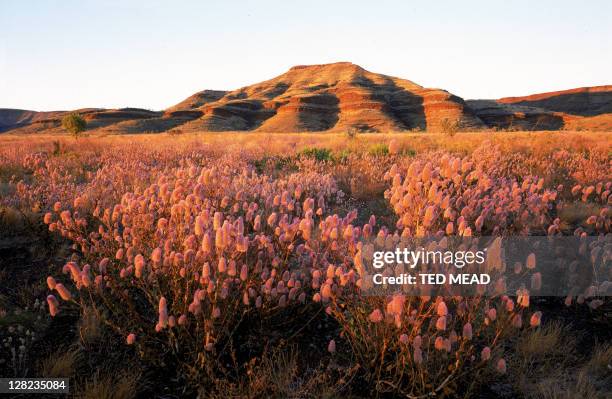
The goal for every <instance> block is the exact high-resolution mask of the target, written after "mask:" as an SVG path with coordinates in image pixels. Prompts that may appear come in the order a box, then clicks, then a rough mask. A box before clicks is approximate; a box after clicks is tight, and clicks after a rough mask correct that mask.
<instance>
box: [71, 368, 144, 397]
mask: <svg viewBox="0 0 612 399" xmlns="http://www.w3.org/2000/svg"><path fill="white" fill-rule="evenodd" d="M139 378H140V374H138V373H135V372H133V371H130V370H121V371H119V372H117V371H115V370H113V371H109V372H108V373H107V374H103V375H100V374H96V375H94V376H93V378H91V379H90V380H88V381H86V382H85V383H84V384H83V385H82V386H81V387H80V389H79V391H78V392H77V394H76V395H75V397H76V398H78V399H132V398H134V397H136V395H137V393H138V381H139Z"/></svg>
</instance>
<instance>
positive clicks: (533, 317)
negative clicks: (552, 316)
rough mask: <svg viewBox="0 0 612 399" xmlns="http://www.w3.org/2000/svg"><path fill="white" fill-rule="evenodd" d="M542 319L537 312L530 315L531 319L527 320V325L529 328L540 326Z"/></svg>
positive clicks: (540, 313) (540, 314)
mask: <svg viewBox="0 0 612 399" xmlns="http://www.w3.org/2000/svg"><path fill="white" fill-rule="evenodd" d="M541 319H542V312H540V311H537V312H535V313H533V314H532V315H531V319H530V320H529V325H530V326H531V327H537V326H539V325H540V322H541Z"/></svg>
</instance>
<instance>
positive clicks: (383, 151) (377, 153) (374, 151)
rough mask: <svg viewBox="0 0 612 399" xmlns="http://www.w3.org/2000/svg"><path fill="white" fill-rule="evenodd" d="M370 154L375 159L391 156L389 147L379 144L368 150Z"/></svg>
mask: <svg viewBox="0 0 612 399" xmlns="http://www.w3.org/2000/svg"><path fill="white" fill-rule="evenodd" d="M368 154H370V155H371V156H373V157H384V156H385V155H389V146H388V145H387V144H384V143H377V144H374V145H372V146H370V148H368Z"/></svg>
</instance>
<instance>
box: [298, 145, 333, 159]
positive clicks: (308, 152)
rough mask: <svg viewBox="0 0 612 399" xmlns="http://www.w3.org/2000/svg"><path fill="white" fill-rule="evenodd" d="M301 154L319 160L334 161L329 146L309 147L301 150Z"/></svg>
mask: <svg viewBox="0 0 612 399" xmlns="http://www.w3.org/2000/svg"><path fill="white" fill-rule="evenodd" d="M300 155H301V156H303V157H305V158H313V159H315V160H316V161H318V162H322V161H332V160H333V158H334V157H333V153H332V150H330V149H329V148H317V147H307V148H304V149H303V150H302V151H301V152H300Z"/></svg>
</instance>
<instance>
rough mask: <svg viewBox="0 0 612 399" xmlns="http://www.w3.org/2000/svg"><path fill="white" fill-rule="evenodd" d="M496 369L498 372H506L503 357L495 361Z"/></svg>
mask: <svg viewBox="0 0 612 399" xmlns="http://www.w3.org/2000/svg"><path fill="white" fill-rule="evenodd" d="M497 371H498V372H499V373H500V374H506V361H505V360H504V359H503V358H502V359H499V360H498V361H497Z"/></svg>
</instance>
